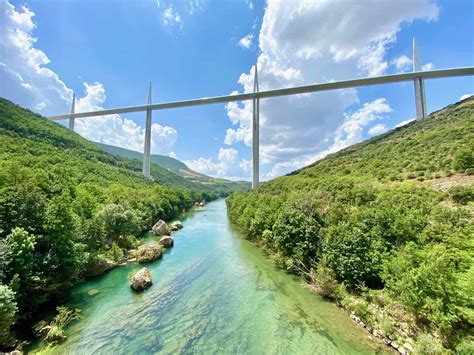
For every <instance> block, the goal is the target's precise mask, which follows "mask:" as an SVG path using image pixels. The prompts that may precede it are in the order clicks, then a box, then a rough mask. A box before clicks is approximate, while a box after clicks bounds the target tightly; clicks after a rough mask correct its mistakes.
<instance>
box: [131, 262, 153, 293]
mask: <svg viewBox="0 0 474 355" xmlns="http://www.w3.org/2000/svg"><path fill="white" fill-rule="evenodd" d="M152 284H153V280H152V279H151V275H150V271H148V269H147V268H146V267H144V268H142V269H140V270H138V271H137V272H136V273H135V274H133V276H132V280H131V283H130V287H131V288H133V289H134V290H135V291H143V290H144V289H146V288H148V287H150V286H151V285H152Z"/></svg>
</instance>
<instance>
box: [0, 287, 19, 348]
mask: <svg viewBox="0 0 474 355" xmlns="http://www.w3.org/2000/svg"><path fill="white" fill-rule="evenodd" d="M17 311H18V308H17V306H16V302H15V293H14V292H13V291H12V290H11V289H10V288H9V287H8V286H5V285H2V284H0V347H1V346H2V345H4V346H6V345H9V344H10V343H11V341H12V336H11V334H10V327H11V326H12V325H13V323H15V319H16V313H17Z"/></svg>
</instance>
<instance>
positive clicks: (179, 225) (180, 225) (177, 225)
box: [170, 221, 183, 231]
mask: <svg viewBox="0 0 474 355" xmlns="http://www.w3.org/2000/svg"><path fill="white" fill-rule="evenodd" d="M181 228H183V223H181V222H180V221H175V222H173V223H171V225H170V230H171V231H177V230H178V229H181Z"/></svg>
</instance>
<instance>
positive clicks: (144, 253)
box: [137, 243, 163, 263]
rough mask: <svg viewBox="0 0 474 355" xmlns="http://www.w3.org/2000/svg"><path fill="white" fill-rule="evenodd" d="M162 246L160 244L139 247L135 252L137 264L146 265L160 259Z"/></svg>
mask: <svg viewBox="0 0 474 355" xmlns="http://www.w3.org/2000/svg"><path fill="white" fill-rule="evenodd" d="M162 253H163V246H162V245H161V244H160V243H152V244H144V245H140V247H139V248H138V251H137V261H138V262H139V263H147V262H150V261H153V260H156V259H158V258H161V255H162Z"/></svg>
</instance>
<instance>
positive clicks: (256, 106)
mask: <svg viewBox="0 0 474 355" xmlns="http://www.w3.org/2000/svg"><path fill="white" fill-rule="evenodd" d="M253 92H258V70H257V64H255V76H254V79H253ZM259 129H260V99H259V98H258V97H256V98H254V99H253V115H252V165H253V170H252V190H255V189H256V188H257V187H258V185H259V178H260V172H259V146H260V132H259Z"/></svg>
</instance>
